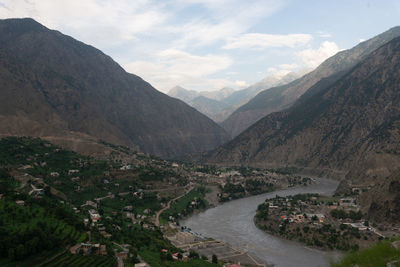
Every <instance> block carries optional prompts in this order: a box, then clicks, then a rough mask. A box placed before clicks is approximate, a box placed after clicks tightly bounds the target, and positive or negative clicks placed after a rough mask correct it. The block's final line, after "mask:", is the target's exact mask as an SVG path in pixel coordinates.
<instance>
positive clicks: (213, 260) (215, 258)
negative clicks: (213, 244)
mask: <svg viewBox="0 0 400 267" xmlns="http://www.w3.org/2000/svg"><path fill="white" fill-rule="evenodd" d="M211 262H212V263H215V264H217V263H218V258H217V255H215V254H213V255H212V260H211Z"/></svg>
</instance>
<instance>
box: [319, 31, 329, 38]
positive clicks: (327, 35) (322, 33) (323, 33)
mask: <svg viewBox="0 0 400 267" xmlns="http://www.w3.org/2000/svg"><path fill="white" fill-rule="evenodd" d="M317 34H318V36H319V37H322V38H332V34H330V33H328V32H326V31H317Z"/></svg>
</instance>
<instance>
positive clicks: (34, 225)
mask: <svg viewBox="0 0 400 267" xmlns="http://www.w3.org/2000/svg"><path fill="white" fill-rule="evenodd" d="M142 162H144V163H145V164H143V166H142V165H140V164H138V165H137V166H132V168H130V169H129V170H120V167H121V162H118V161H111V160H107V161H106V160H97V159H93V158H90V157H84V156H81V155H78V154H76V153H74V152H71V151H67V150H63V149H61V148H59V147H57V146H54V145H52V144H50V143H49V142H46V141H44V140H41V139H35V138H16V137H8V138H3V139H0V265H1V266H15V265H18V266H37V265H39V264H44V263H45V266H116V260H115V258H114V251H113V249H117V250H119V251H120V250H122V248H121V247H120V246H119V245H118V244H128V245H129V254H132V255H133V257H132V258H129V259H128V260H126V264H127V266H132V265H133V264H134V263H136V262H137V258H136V255H138V254H139V255H141V256H142V258H143V259H144V260H145V261H147V262H148V263H150V264H151V265H152V266H199V267H201V266H206V267H208V266H217V265H215V264H211V263H209V262H205V261H203V260H200V259H193V260H191V261H189V262H188V263H183V262H174V261H173V260H172V256H171V253H178V252H182V251H180V250H179V249H177V248H176V247H174V246H173V245H172V244H171V243H170V242H169V241H168V240H166V239H164V237H163V234H162V233H161V232H160V230H159V229H158V228H156V227H154V225H153V224H152V223H151V222H150V220H149V218H148V216H149V215H151V214H153V213H154V212H155V211H156V210H159V209H160V208H161V206H160V200H159V198H158V196H157V192H156V191H152V190H148V191H145V190H143V189H141V188H147V187H146V184H151V183H153V182H165V179H168V178H169V177H170V176H174V179H176V181H178V183H179V184H185V182H184V181H183V180H186V179H184V178H182V177H180V176H179V175H173V174H174V173H173V172H171V169H169V170H168V169H167V168H165V166H164V165H166V164H167V165H168V163H167V162H165V161H156V160H155V159H147V158H144V159H143V161H142ZM149 162H150V163H149ZM152 162H154V164H152ZM163 169H165V170H163ZM10 173H12V174H13V175H10ZM35 188H36V189H37V188H39V190H41V191H40V194H32V195H30V194H31V193H32V192H33V189H35ZM36 189H35V190H36ZM205 193H206V189H205V188H204V187H199V188H196V189H193V190H192V191H191V192H189V193H188V194H187V195H186V196H184V197H182V198H181V199H179V200H178V201H176V203H174V204H173V205H171V209H170V210H169V211H167V212H171V214H176V213H179V214H189V213H190V212H192V211H193V210H194V209H199V208H204V207H205V206H206V205H207V202H206V201H205V200H204V196H205ZM99 197H100V198H99ZM95 198H97V200H95ZM87 200H91V201H92V202H91V203H90V204H88V206H87V205H83V206H82V204H85V203H86V201H87ZM16 201H18V202H17V203H18V204H17V203H16ZM76 207H77V208H76ZM89 209H95V211H96V212H98V213H99V214H100V215H101V219H100V220H99V221H98V223H97V224H94V225H90V222H91V221H90V220H89V224H87V225H85V224H84V223H83V221H84V219H87V218H88V210H89ZM126 211H129V212H130V213H131V214H134V215H141V218H140V220H136V218H135V216H133V217H127V216H126V215H127V212H126ZM145 215H146V216H145ZM88 231H89V232H90V242H91V243H92V244H96V243H97V244H102V245H105V246H106V250H107V251H106V254H107V255H108V256H100V255H95V254H97V252H98V250H97V249H93V250H94V253H90V252H89V253H86V252H85V253H84V254H85V255H82V254H79V253H78V254H71V253H70V252H69V250H68V249H67V248H68V247H70V246H73V245H76V244H80V243H81V242H88V238H89V236H88V235H87V234H86V232H88ZM105 234H107V235H108V237H106V236H105ZM116 244H117V245H116ZM163 250H167V251H168V253H164V252H162V251H163Z"/></svg>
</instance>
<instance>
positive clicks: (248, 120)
mask: <svg viewBox="0 0 400 267" xmlns="http://www.w3.org/2000/svg"><path fill="white" fill-rule="evenodd" d="M398 36H400V27H395V28H392V29H390V30H388V31H386V32H384V33H382V34H380V35H378V36H376V37H374V38H372V39H369V40H367V41H365V42H362V43H360V44H359V45H357V46H355V47H354V48H352V49H349V50H345V51H342V52H339V53H337V54H336V55H334V56H332V57H330V58H329V59H327V60H325V61H324V62H323V63H322V64H321V65H320V66H319V67H318V68H317V69H315V70H314V71H312V72H310V73H309V74H307V75H305V76H303V77H302V78H300V79H297V80H295V81H293V82H292V83H290V84H287V85H283V86H279V87H274V88H272V89H269V90H265V91H262V92H261V93H259V94H258V95H257V96H255V97H254V98H253V99H251V100H250V101H249V102H248V103H247V104H245V105H243V106H241V107H240V108H238V109H237V110H236V111H235V112H234V113H232V115H231V116H229V117H228V118H227V119H226V120H225V121H224V122H222V124H221V125H222V126H223V127H224V129H225V130H226V131H228V133H230V134H231V135H232V136H233V137H234V136H237V135H238V134H240V133H241V132H242V131H244V130H245V129H246V128H248V127H249V126H250V125H252V124H253V123H255V122H256V121H258V120H259V119H261V118H262V117H264V116H266V115H268V114H270V113H272V112H276V111H281V110H283V109H285V108H288V107H290V106H291V105H292V104H293V103H294V102H295V101H296V100H297V99H298V98H299V97H300V96H301V95H302V94H304V93H305V92H306V91H307V90H308V89H309V88H310V87H312V86H313V85H315V84H316V83H317V82H319V81H320V80H321V79H323V78H326V77H329V76H330V75H333V74H338V73H340V72H345V71H347V70H349V69H350V68H352V67H354V66H355V65H356V64H357V63H358V62H360V61H361V60H362V59H364V58H365V57H366V56H368V55H369V53H371V52H372V51H373V50H375V49H377V48H378V47H380V46H381V45H383V44H385V43H387V42H388V41H390V40H392V39H393V38H395V37H398Z"/></svg>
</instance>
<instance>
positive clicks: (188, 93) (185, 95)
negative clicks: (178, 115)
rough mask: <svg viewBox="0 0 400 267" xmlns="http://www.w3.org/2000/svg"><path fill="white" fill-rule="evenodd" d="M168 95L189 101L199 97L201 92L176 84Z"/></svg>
mask: <svg viewBox="0 0 400 267" xmlns="http://www.w3.org/2000/svg"><path fill="white" fill-rule="evenodd" d="M168 95H169V96H171V97H174V98H178V99H180V100H182V101H184V102H186V103H187V102H188V101H190V100H192V99H195V98H196V97H198V96H199V95H200V94H199V92H197V91H194V90H187V89H185V88H183V87H181V86H175V87H174V88H171V90H169V92H168Z"/></svg>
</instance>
